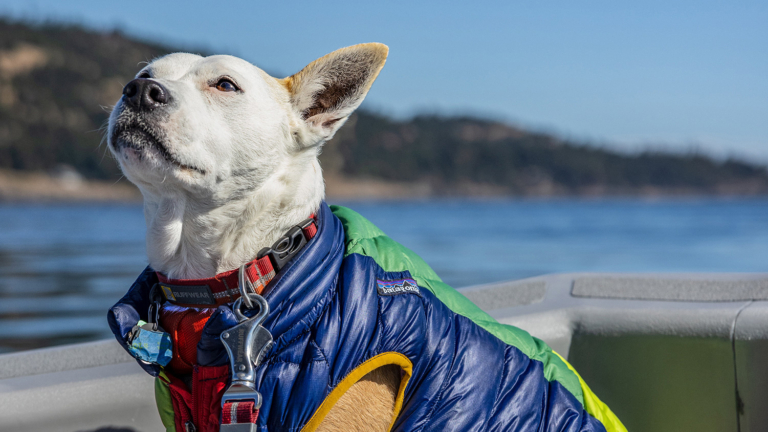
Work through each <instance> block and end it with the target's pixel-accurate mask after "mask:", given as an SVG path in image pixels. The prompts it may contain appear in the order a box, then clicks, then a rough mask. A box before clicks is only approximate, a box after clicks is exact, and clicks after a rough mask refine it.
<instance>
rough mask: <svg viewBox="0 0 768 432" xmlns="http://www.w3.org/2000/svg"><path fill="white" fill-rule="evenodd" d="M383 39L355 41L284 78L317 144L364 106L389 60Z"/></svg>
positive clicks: (293, 100)
mask: <svg viewBox="0 0 768 432" xmlns="http://www.w3.org/2000/svg"><path fill="white" fill-rule="evenodd" d="M388 52H389V48H387V46H386V45H384V44H380V43H366V44H360V45H353V46H351V47H347V48H342V49H340V50H337V51H334V52H332V53H330V54H328V55H326V56H325V57H321V58H319V59H317V60H315V61H313V62H312V63H310V64H309V65H307V66H306V67H305V68H304V69H302V70H301V72H299V73H297V74H295V75H293V76H290V77H288V78H284V79H282V80H280V82H281V84H283V85H284V86H285V87H286V88H287V89H288V92H289V93H290V95H291V104H292V105H293V108H294V109H295V110H296V112H297V113H298V114H299V116H300V117H301V119H302V120H304V122H306V124H307V126H309V128H310V130H311V135H313V136H312V137H311V138H310V137H306V139H310V140H312V141H315V142H312V143H309V142H306V143H302V144H304V145H313V144H317V143H322V142H324V141H326V140H328V139H330V138H331V137H332V136H333V134H334V133H336V131H337V130H338V129H339V128H340V127H341V126H342V125H343V124H344V122H345V121H346V120H347V118H348V117H349V115H350V114H352V112H353V111H354V110H355V109H357V107H358V106H360V103H361V102H363V99H364V98H365V95H366V94H367V93H368V90H369V89H370V88H371V84H373V81H374V80H375V79H376V77H377V76H378V75H379V71H381V68H382V67H384V62H385V61H386V60H387V53H388Z"/></svg>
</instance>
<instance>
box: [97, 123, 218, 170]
mask: <svg viewBox="0 0 768 432" xmlns="http://www.w3.org/2000/svg"><path fill="white" fill-rule="evenodd" d="M111 138H112V139H111V142H112V145H113V146H114V148H115V150H122V149H129V150H133V151H134V152H135V153H136V154H137V155H138V158H139V160H142V159H143V158H144V157H145V156H146V154H147V153H149V152H154V153H155V154H157V155H158V156H160V157H161V158H163V159H164V160H165V161H166V162H168V163H170V164H171V165H175V166H177V167H179V168H181V169H183V170H192V171H196V172H198V173H200V174H203V175H205V170H203V169H201V168H198V167H195V166H192V165H188V164H185V163H183V162H181V161H180V160H179V159H178V158H177V157H176V156H175V155H174V154H173V153H171V152H170V151H169V150H168V147H167V146H166V145H165V144H164V143H163V140H162V139H161V138H160V137H158V136H157V134H155V133H154V132H153V131H152V130H151V129H149V128H146V127H144V126H142V125H141V124H140V123H131V124H127V125H116V126H115V129H114V131H113V132H112V137H111Z"/></svg>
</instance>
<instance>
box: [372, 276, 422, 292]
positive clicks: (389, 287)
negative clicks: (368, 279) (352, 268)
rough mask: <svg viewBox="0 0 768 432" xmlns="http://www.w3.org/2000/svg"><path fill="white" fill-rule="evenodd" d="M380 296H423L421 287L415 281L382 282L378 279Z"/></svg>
mask: <svg viewBox="0 0 768 432" xmlns="http://www.w3.org/2000/svg"><path fill="white" fill-rule="evenodd" d="M376 284H377V290H378V291H379V295H383V296H393V295H398V294H416V295H419V296H420V295H421V292H419V286H418V285H417V284H416V281H415V280H413V279H397V280H381V279H376Z"/></svg>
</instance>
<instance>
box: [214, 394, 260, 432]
mask: <svg viewBox="0 0 768 432" xmlns="http://www.w3.org/2000/svg"><path fill="white" fill-rule="evenodd" d="M254 404H255V403H254V402H253V401H235V402H227V403H226V404H224V408H222V410H221V425H222V426H224V425H235V424H254V423H256V420H258V418H259V410H258V409H257V408H256V409H254ZM222 431H223V432H226V428H223V429H222Z"/></svg>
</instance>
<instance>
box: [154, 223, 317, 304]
mask: <svg viewBox="0 0 768 432" xmlns="http://www.w3.org/2000/svg"><path fill="white" fill-rule="evenodd" d="M315 234H317V225H316V224H315V220H314V215H312V216H310V219H307V220H305V221H303V222H302V223H300V224H298V225H296V226H294V227H293V228H291V229H290V230H288V232H287V233H285V235H283V236H282V237H280V239H278V240H277V242H275V244H274V245H272V247H271V248H264V249H262V250H261V251H259V253H258V254H257V255H256V259H254V260H253V261H251V262H249V263H248V264H246V265H245V275H246V278H247V279H248V280H249V281H250V282H251V283H252V284H253V287H254V289H255V290H256V293H257V294H261V293H262V292H263V291H264V288H265V287H266V286H267V284H269V282H270V281H271V280H272V279H273V278H274V277H275V274H276V273H277V272H278V271H280V269H281V268H283V266H284V265H285V264H286V263H287V262H288V261H290V260H291V258H293V257H294V256H295V255H296V254H297V253H298V252H299V251H300V250H301V249H302V248H303V247H304V245H306V244H307V242H309V240H311V239H312V237H314V236H315ZM238 276H239V269H235V270H230V271H226V272H223V273H219V274H217V275H216V276H214V277H212V278H207V279H170V278H168V277H166V276H165V275H164V274H162V273H160V272H157V278H158V279H159V281H160V282H159V284H158V285H159V287H160V290H161V291H162V293H163V297H165V299H166V300H167V301H169V302H171V303H173V304H175V305H178V306H185V307H194V308H209V307H217V306H218V305H222V304H226V303H232V302H233V301H235V300H237V298H238V297H240V290H239V289H238Z"/></svg>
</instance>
